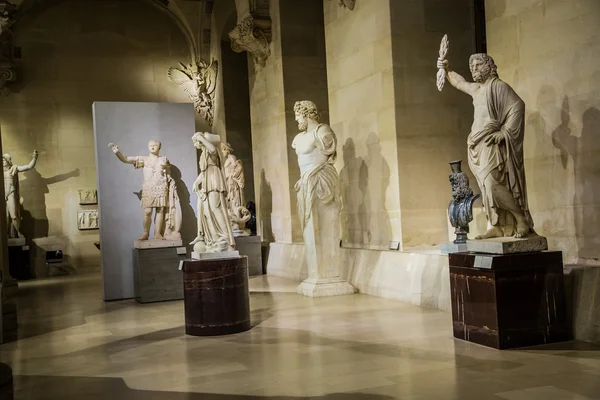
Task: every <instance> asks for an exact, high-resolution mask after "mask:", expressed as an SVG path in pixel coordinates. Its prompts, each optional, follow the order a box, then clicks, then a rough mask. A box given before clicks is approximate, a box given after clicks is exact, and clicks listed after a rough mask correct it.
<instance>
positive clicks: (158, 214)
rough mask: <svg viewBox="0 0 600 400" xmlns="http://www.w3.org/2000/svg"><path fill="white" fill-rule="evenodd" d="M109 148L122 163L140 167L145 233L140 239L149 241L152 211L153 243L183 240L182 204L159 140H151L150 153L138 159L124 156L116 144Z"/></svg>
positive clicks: (110, 145)
mask: <svg viewBox="0 0 600 400" xmlns="http://www.w3.org/2000/svg"><path fill="white" fill-rule="evenodd" d="M108 147H110V148H111V149H112V151H113V152H114V153H115V154H116V156H117V158H118V159H119V160H121V162H124V163H126V164H132V165H133V167H134V168H141V169H142V172H143V175H144V182H143V184H142V195H141V206H142V209H143V211H144V218H143V228H144V233H143V234H142V236H141V237H140V238H139V239H138V240H148V239H149V237H150V226H151V225H152V213H153V212H154V214H155V215H154V240H181V234H180V233H179V230H180V228H181V205H180V204H179V196H178V195H177V187H176V185H175V180H174V179H173V178H171V176H170V166H171V165H170V163H169V160H168V159H167V158H166V157H161V156H160V155H159V153H160V149H161V143H160V142H159V141H158V140H150V141H149V142H148V150H149V152H150V154H149V155H147V156H136V157H125V156H124V155H123V154H122V153H121V151H119V147H118V146H117V145H116V144H114V143H109V145H108Z"/></svg>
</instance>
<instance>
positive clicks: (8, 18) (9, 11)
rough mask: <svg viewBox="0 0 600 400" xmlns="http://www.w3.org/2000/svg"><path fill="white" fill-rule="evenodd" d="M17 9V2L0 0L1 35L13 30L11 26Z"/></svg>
mask: <svg viewBox="0 0 600 400" xmlns="http://www.w3.org/2000/svg"><path fill="white" fill-rule="evenodd" d="M16 10H17V6H16V5H15V4H13V3H11V2H8V1H2V0H0V36H2V35H6V34H7V33H8V32H10V31H11V29H10V28H11V26H12V24H13V22H14V21H13V17H14V15H15V11H16Z"/></svg>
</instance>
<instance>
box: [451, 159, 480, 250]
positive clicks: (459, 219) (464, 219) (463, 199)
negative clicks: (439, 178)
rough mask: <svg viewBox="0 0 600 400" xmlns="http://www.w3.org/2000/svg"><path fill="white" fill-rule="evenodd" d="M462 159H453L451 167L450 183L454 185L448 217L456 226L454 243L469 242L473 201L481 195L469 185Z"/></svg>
mask: <svg viewBox="0 0 600 400" xmlns="http://www.w3.org/2000/svg"><path fill="white" fill-rule="evenodd" d="M461 163H462V160H458V161H452V162H451V163H450V167H451V168H452V173H451V174H450V176H449V177H450V184H451V185H452V197H453V199H452V200H451V201H450V205H449V206H448V218H449V219H450V224H451V225H452V226H453V227H454V228H455V230H454V233H455V234H456V239H454V242H453V243H454V244H463V243H467V234H468V233H469V222H471V221H472V220H473V203H474V202H475V200H477V199H478V198H479V197H480V195H479V194H475V195H474V194H473V190H472V189H471V188H470V187H469V177H468V176H467V175H466V174H465V173H464V172H462V169H461Z"/></svg>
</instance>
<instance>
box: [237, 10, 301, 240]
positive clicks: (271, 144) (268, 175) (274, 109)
mask: <svg viewBox="0 0 600 400" xmlns="http://www.w3.org/2000/svg"><path fill="white" fill-rule="evenodd" d="M281 1H285V0H272V1H271V19H272V41H271V44H270V49H271V56H270V57H269V58H268V59H267V62H266V65H265V66H264V67H261V66H257V65H255V64H254V62H253V61H250V62H248V66H249V79H250V118H251V121H252V147H253V149H252V152H253V158H254V185H255V190H256V200H257V214H258V215H257V221H258V225H259V234H260V235H261V236H262V237H263V239H264V240H266V241H277V242H282V243H291V242H292V212H293V211H292V201H291V197H290V190H289V188H290V178H289V174H288V153H287V140H286V134H285V132H286V115H285V95H284V88H283V60H282V54H281V29H280V28H281V25H280V22H281V21H280V18H279V17H280V13H279V5H280V2H281Z"/></svg>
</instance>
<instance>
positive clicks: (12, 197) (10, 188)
mask: <svg viewBox="0 0 600 400" xmlns="http://www.w3.org/2000/svg"><path fill="white" fill-rule="evenodd" d="M37 159H38V151H37V150H34V151H33V159H32V160H31V161H30V162H29V164H27V165H14V164H13V162H12V158H11V157H10V154H4V155H3V156H2V167H3V169H4V201H6V211H7V213H8V223H9V228H8V237H9V238H21V237H23V234H21V196H20V194H19V172H25V171H29V170H30V169H32V168H33V167H35V163H36V162H37Z"/></svg>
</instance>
